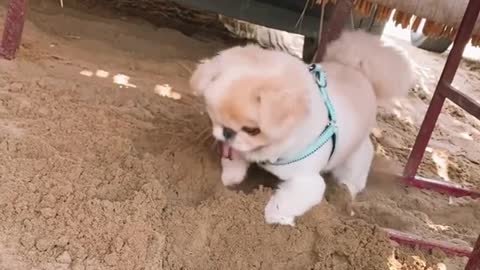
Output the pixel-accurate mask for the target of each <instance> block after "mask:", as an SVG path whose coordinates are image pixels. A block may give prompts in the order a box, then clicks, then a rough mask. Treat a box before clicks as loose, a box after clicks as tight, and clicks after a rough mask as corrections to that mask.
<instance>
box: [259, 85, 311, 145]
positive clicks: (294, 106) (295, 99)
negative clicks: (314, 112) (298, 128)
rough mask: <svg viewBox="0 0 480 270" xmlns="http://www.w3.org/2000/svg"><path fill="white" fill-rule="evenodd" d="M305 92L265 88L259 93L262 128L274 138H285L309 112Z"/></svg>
mask: <svg viewBox="0 0 480 270" xmlns="http://www.w3.org/2000/svg"><path fill="white" fill-rule="evenodd" d="M304 93H305V92H304V91H288V90H283V89H281V88H264V89H262V90H260V91H259V95H258V97H257V102H258V103H259V114H260V115H259V116H260V121H259V124H260V128H261V129H262V130H263V131H265V132H267V133H268V134H269V135H270V136H272V137H277V138H281V137H283V136H285V135H286V134H287V133H288V132H289V131H290V130H291V129H292V128H293V127H294V125H295V124H296V123H297V122H299V121H301V120H302V119H303V118H304V117H305V116H306V114H307V112H308V105H307V97H306V95H304Z"/></svg>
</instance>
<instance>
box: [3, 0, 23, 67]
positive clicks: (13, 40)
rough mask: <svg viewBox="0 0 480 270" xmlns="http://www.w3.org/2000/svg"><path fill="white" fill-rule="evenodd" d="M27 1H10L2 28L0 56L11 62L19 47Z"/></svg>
mask: <svg viewBox="0 0 480 270" xmlns="http://www.w3.org/2000/svg"><path fill="white" fill-rule="evenodd" d="M27 4H28V0H10V2H9V3H8V11H7V18H6V19H5V24H4V27H3V37H2V43H1V44H0V56H2V57H4V58H5V59H8V60H12V59H14V58H15V54H16V52H17V50H18V48H19V47H20V42H21V39H22V32H23V25H24V24H25V13H26V10H27Z"/></svg>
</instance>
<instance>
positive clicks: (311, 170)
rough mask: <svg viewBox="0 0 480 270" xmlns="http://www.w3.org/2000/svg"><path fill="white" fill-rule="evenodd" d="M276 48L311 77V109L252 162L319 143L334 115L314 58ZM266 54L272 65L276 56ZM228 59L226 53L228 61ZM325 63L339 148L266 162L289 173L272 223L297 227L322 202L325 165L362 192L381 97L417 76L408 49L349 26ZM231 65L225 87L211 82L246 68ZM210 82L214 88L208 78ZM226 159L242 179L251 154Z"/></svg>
mask: <svg viewBox="0 0 480 270" xmlns="http://www.w3.org/2000/svg"><path fill="white" fill-rule="evenodd" d="M276 53H277V54H278V56H275V55H273V59H275V60H276V62H280V63H281V62H285V61H286V60H285V59H289V60H288V61H286V62H288V68H289V69H291V70H292V71H295V72H301V74H302V76H301V79H302V80H304V82H305V83H307V84H308V89H309V93H308V94H309V96H310V98H309V102H310V103H309V104H308V107H309V110H308V115H307V117H306V118H305V119H304V120H303V121H302V122H301V123H299V124H298V126H297V127H296V128H295V129H294V130H292V132H291V134H290V136H289V137H288V138H286V139H285V140H283V141H282V142H281V143H279V144H275V145H272V146H269V147H265V148H264V149H262V150H261V151H255V152H246V153H244V158H245V159H246V160H248V161H250V162H256V161H263V160H276V159H277V158H279V157H285V156H291V155H294V154H296V153H297V152H298V151H301V150H303V149H304V148H305V147H306V146H307V145H308V144H309V143H311V142H312V141H313V140H314V139H315V138H316V137H317V136H318V135H319V134H320V133H321V132H322V131H323V129H324V128H325V125H326V124H327V122H328V118H327V113H326V108H325V106H324V102H323V99H322V97H321V96H320V95H319V93H318V91H319V90H318V87H317V85H316V84H315V82H314V80H313V78H312V76H311V74H310V73H309V71H308V69H307V65H306V64H304V63H302V62H301V61H299V60H298V61H297V60H293V58H294V57H293V56H289V55H287V54H281V53H278V52H276ZM280 54H281V55H280ZM270 56H271V57H272V55H270ZM290 58H292V59H290ZM266 59H267V60H265V62H266V65H268V64H269V63H268V58H266ZM226 60H227V59H223V61H225V63H228V61H226ZM242 61H246V60H242ZM286 62H285V63H286ZM285 65H286V64H285ZM321 65H322V67H323V69H324V70H325V72H326V74H327V82H328V87H327V91H328V93H329V96H330V98H331V100H332V103H333V105H334V107H335V109H336V112H337V116H338V119H337V124H338V135H337V144H336V148H335V153H334V155H333V156H332V158H331V159H330V160H329V156H330V152H331V148H332V143H331V142H329V143H327V144H326V145H324V146H323V147H322V148H321V149H320V150H318V151H317V152H315V153H314V154H313V155H311V156H309V157H308V158H306V159H304V160H301V161H299V162H296V163H292V164H289V165H284V166H272V165H265V166H263V167H264V168H265V169H266V170H267V171H269V172H271V173H273V174H274V175H276V176H277V177H279V178H280V179H281V180H283V182H282V183H281V184H280V186H279V188H278V190H277V191H276V192H275V193H274V195H273V196H272V197H271V199H270V201H269V202H268V204H267V206H266V208H265V219H266V222H267V223H278V224H284V225H292V226H293V225H294V220H295V217H298V216H301V215H303V214H304V213H305V212H306V211H308V210H309V209H311V208H312V207H313V206H315V205H317V204H318V203H320V202H321V200H322V199H323V195H324V191H325V183H324V180H323V178H322V177H321V176H320V173H321V172H332V173H333V175H334V176H335V177H336V178H337V179H338V181H340V182H341V183H344V184H345V185H346V186H347V187H348V189H349V191H350V193H351V195H352V197H355V196H356V195H357V194H358V192H360V191H362V190H363V189H364V188H365V185H366V181H367V176H368V172H369V169H370V165H371V162H372V159H373V155H374V152H373V145H372V143H371V141H370V139H369V133H370V131H371V129H372V128H373V126H374V125H375V117H376V113H377V105H378V102H377V101H378V100H380V99H381V100H388V99H391V98H393V97H395V96H403V95H405V94H406V93H407V92H408V90H409V89H410V87H412V86H413V83H414V78H413V72H412V68H411V65H410V63H409V60H408V59H407V58H406V57H405V55H404V53H402V52H399V50H397V49H392V48H391V47H385V46H384V45H383V44H382V43H381V41H380V40H379V39H378V38H377V37H374V36H372V35H369V34H366V33H363V32H346V33H343V34H342V36H341V37H340V39H339V40H337V41H335V42H333V43H332V44H330V45H329V46H328V48H327V52H326V56H325V61H324V62H322V63H321ZM232 66H233V67H234V66H235V64H234V63H231V64H230V67H232ZM228 68H229V66H224V67H223V68H221V69H222V75H221V79H219V80H217V81H218V82H216V83H217V84H218V85H217V86H215V85H209V86H208V87H210V88H212V89H218V87H220V84H224V82H225V81H231V80H233V79H235V78H236V77H238V76H241V74H242V70H234V72H231V73H229V72H228ZM269 68H270V69H275V68H276V66H272V65H269ZM233 69H235V68H233ZM245 72H253V73H255V74H258V76H262V75H261V74H264V73H265V72H266V70H265V69H264V68H263V67H262V66H258V65H257V66H255V65H252V66H251V67H250V69H249V70H248V71H245ZM270 72H271V71H270ZM265 76H267V75H265ZM284 79H285V80H292V78H284ZM295 79H299V78H295ZM212 84H215V83H212ZM203 85H204V87H207V84H206V83H204V84H203ZM220 92H221V90H216V91H213V90H212V91H211V92H210V93H208V94H206V95H205V97H206V99H207V101H208V99H209V98H210V99H211V100H215V96H217V95H220ZM222 166H223V173H222V181H223V183H224V184H225V185H232V184H238V183H240V182H241V181H242V180H243V178H244V176H245V174H246V171H247V169H248V163H247V162H245V160H234V161H229V160H222Z"/></svg>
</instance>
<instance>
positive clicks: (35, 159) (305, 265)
mask: <svg viewBox="0 0 480 270" xmlns="http://www.w3.org/2000/svg"><path fill="white" fill-rule="evenodd" d="M32 2H34V1H32ZM32 4H33V6H32V10H31V12H30V14H29V21H28V23H27V24H26V29H25V34H24V39H23V44H22V48H21V50H20V53H19V56H18V58H17V59H16V60H15V61H11V62H8V61H4V60H1V61H0V68H1V70H0V194H1V196H0V269H2V270H3V269H9V270H10V269H75V270H80V269H82V270H83V269H85V270H86V269H345V270H347V269H348V270H351V269H371V270H374V269H448V270H452V269H453V270H455V269H463V268H462V266H463V265H464V264H465V261H466V260H465V258H447V257H445V256H444V254H442V253H441V252H438V251H434V252H433V253H425V252H421V251H419V250H411V249H407V248H399V247H398V246H396V245H394V244H393V243H391V242H390V241H389V240H388V239H387V237H386V235H385V234H384V233H383V232H382V231H381V230H380V229H379V227H390V228H395V229H398V230H403V231H407V232H414V233H417V234H421V235H424V236H425V237H431V238H435V239H441V240H449V241H453V242H456V243H458V244H460V245H471V244H472V243H473V241H474V240H475V238H476V236H477V235H478V233H479V232H480V203H479V202H478V201H474V200H471V199H469V198H463V199H454V198H449V197H448V196H444V195H439V194H436V193H433V192H429V191H422V190H417V189H412V188H406V187H403V186H402V185H400V184H398V183H397V182H395V181H394V180H393V179H390V178H388V177H380V175H381V174H380V173H379V172H380V171H390V172H392V171H396V170H399V169H401V168H402V166H403V164H404V162H405V160H406V157H407V154H408V151H409V147H411V145H412V143H413V140H414V137H415V134H416V132H417V129H418V125H419V123H420V121H421V120H422V115H423V113H424V111H425V109H426V106H427V101H428V97H429V96H431V92H432V91H433V89H434V85H435V82H436V79H437V78H438V75H439V73H440V70H441V67H442V65H443V63H444V60H445V56H441V55H440V56H439V55H434V54H430V53H426V52H423V51H420V50H417V49H414V48H411V47H409V46H408V45H407V43H405V42H402V41H399V44H400V45H402V46H404V47H405V48H406V49H407V50H408V51H409V52H410V53H411V55H412V57H413V59H414V60H415V61H416V63H417V65H418V67H417V69H418V72H419V75H420V80H419V86H418V87H417V88H416V89H414V91H412V92H411V94H410V96H409V98H408V99H407V100H404V101H402V102H399V103H397V104H396V105H395V106H394V108H390V109H388V110H387V109H382V110H381V113H380V115H379V117H378V120H379V127H378V129H376V130H375V131H374V132H373V135H372V139H373V140H374V141H375V142H376V145H377V147H376V148H377V160H376V162H375V164H374V166H373V170H372V176H371V177H370V181H369V186H368V188H367V190H366V191H365V192H364V193H363V194H361V195H360V196H359V198H358V199H357V200H356V201H355V202H354V203H349V202H348V198H347V196H346V194H345V192H344V190H342V188H340V187H336V186H335V185H333V184H332V185H330V190H329V192H328V194H327V201H324V202H323V203H322V204H321V205H320V206H318V207H316V208H314V209H313V210H312V211H310V212H309V213H308V214H307V215H305V216H304V217H302V218H300V219H299V221H298V225H297V227H295V228H291V227H282V226H269V225H266V224H264V221H263V207H264V205H265V203H266V201H267V199H268V197H269V195H270V194H271V192H272V190H271V188H269V186H271V182H272V179H271V178H270V177H269V176H267V175H265V174H263V173H261V172H253V173H252V176H251V177H250V178H249V181H247V183H246V184H245V185H243V186H242V187H241V188H240V189H239V190H228V189H225V188H224V187H223V186H222V184H221V182H220V180H219V162H218V157H217V155H216V154H215V151H214V150H213V148H212V142H211V141H210V140H209V139H208V138H209V132H210V131H209V122H208V119H207V117H206V116H205V114H204V113H203V112H202V106H201V104H200V102H199V101H198V100H197V99H196V98H194V97H193V96H191V95H190V94H189V90H188V86H187V81H188V78H189V75H190V71H191V69H192V68H193V67H194V64H195V63H196V61H198V60H199V59H200V58H203V57H206V56H210V55H212V54H214V53H215V52H216V51H217V50H219V49H221V48H223V47H225V44H223V43H221V42H218V41H208V40H207V41H206V40H205V39H203V40H199V39H193V38H191V37H186V36H184V35H182V34H180V33H179V32H177V31H175V30H170V29H157V28H155V27H153V26H151V25H149V24H147V23H144V22H141V21H137V20H134V19H131V18H120V17H115V16H111V17H109V18H106V17H102V18H101V17H98V16H95V15H92V14H89V13H82V12H80V11H74V10H70V9H63V10H61V9H59V8H58V7H53V6H43V7H39V6H36V5H35V3H32ZM4 16H5V9H4V8H0V19H1V20H3V19H4ZM478 70H479V65H478V64H477V63H475V62H467V63H464V64H462V70H461V72H460V73H459V75H458V76H457V80H456V82H455V84H456V85H458V86H460V87H462V89H463V90H464V91H466V92H468V93H469V94H471V95H472V96H473V97H475V98H477V99H480V92H478V89H475V86H478V85H479V83H480V73H479V71H478ZM477 88H478V87H477ZM479 140H480V125H479V123H478V122H476V121H475V120H473V119H472V118H471V117H470V116H468V115H466V114H465V113H464V112H463V111H462V110H460V109H458V108H457V107H455V106H453V105H451V104H448V105H447V106H446V108H445V110H444V114H443V115H442V116H441V120H440V122H439V124H438V128H437V130H436V133H435V136H434V139H433V140H432V142H431V144H430V148H429V152H428V153H427V157H426V159H425V162H424V164H423V166H422V170H421V171H422V174H423V175H425V176H436V177H441V178H444V179H446V180H449V181H454V182H458V183H461V184H464V185H468V186H474V187H476V188H480V182H479V181H480V180H479V179H480V168H479V166H478V164H479V161H480V157H479V155H480V147H479V145H478V143H477V144H476V143H475V142H478V141H479ZM351 210H352V211H353V213H354V215H353V216H351V215H350V213H351Z"/></svg>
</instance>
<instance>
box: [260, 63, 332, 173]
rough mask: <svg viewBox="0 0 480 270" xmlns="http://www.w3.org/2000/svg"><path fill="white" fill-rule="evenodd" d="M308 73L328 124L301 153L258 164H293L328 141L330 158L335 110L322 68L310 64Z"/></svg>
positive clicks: (311, 153)
mask: <svg viewBox="0 0 480 270" xmlns="http://www.w3.org/2000/svg"><path fill="white" fill-rule="evenodd" d="M309 70H310V72H311V73H312V75H313V76H314V78H315V82H316V83H317V86H318V89H319V90H320V94H321V95H322V98H323V102H324V104H325V107H327V112H328V124H327V126H326V127H325V129H324V130H323V132H322V133H321V134H320V135H319V136H318V137H317V138H316V139H315V141H313V142H312V143H311V144H310V145H308V146H307V148H305V149H304V150H303V151H301V152H300V153H298V154H297V155H295V156H294V157H291V158H286V159H285V158H280V159H278V160H277V161H275V162H268V161H267V162H260V164H264V165H273V166H281V165H288V164H292V163H295V162H297V161H301V160H303V159H306V158H307V157H309V156H311V155H313V154H314V153H315V152H317V151H318V149H320V148H322V146H324V145H325V144H326V143H327V142H328V141H329V140H330V139H331V140H332V144H333V146H332V151H331V153H330V157H329V158H331V157H332V155H333V153H334V152H335V145H336V141H337V134H338V127H337V115H336V113H335V108H334V107H333V104H332V101H331V100H330V98H329V97H328V93H327V76H326V74H325V71H323V69H322V66H321V65H319V64H312V65H310V67H309Z"/></svg>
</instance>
